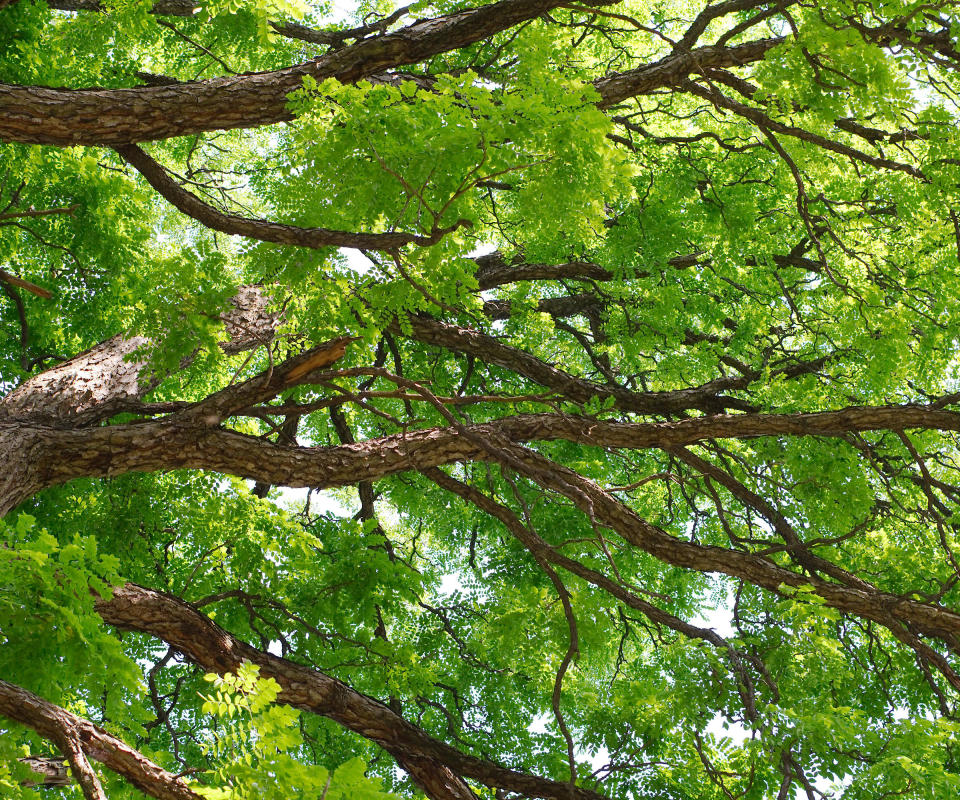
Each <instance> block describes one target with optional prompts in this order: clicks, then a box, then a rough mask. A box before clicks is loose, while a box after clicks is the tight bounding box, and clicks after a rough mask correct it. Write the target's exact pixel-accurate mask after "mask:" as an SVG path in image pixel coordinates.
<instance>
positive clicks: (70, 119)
mask: <svg viewBox="0 0 960 800" xmlns="http://www.w3.org/2000/svg"><path fill="white" fill-rule="evenodd" d="M595 2H596V3H597V4H604V3H607V2H610V0H595ZM560 5H562V2H561V0H500V2H497V3H491V4H490V5H484V6H479V7H478V8H468V9H465V10H463V11H457V12H454V13H452V14H447V15H445V16H441V17H435V18H432V19H423V20H417V21H416V22H413V23H412V24H410V25H407V26H406V27H404V28H401V29H399V30H396V31H393V32H392V33H388V34H385V35H383V36H378V37H374V38H370V39H363V40H361V41H359V42H356V43H355V44H352V45H350V46H349V47H344V48H342V49H339V50H334V51H332V52H330V53H327V54H325V55H323V56H320V57H318V58H316V59H313V60H312V61H307V62H305V63H303V64H298V65H296V66H292V67H287V68H285V69H280V70H275V71H273V72H256V73H248V74H245V75H237V76H230V77H222V78H212V79H209V80H203V81H190V82H187V83H180V84H175V85H172V86H141V87H137V88H133V89H93V90H90V89H53V88H48V87H42V86H14V85H10V84H0V141H11V142H24V143H28V144H52V145H58V146H61V147H63V146H70V145H76V144H87V145H100V146H107V147H116V146H118V145H124V144H128V143H130V142H145V141H151V140H156V139H168V138H171V137H174V136H190V135H193V134H197V133H201V132H203V131H213V130H232V129H236V128H255V127H259V126H262V125H272V124H275V123H277V122H285V121H287V120H290V119H293V116H294V115H293V113H292V112H291V111H290V109H289V107H288V105H287V96H288V95H289V94H290V93H291V92H292V91H294V90H296V89H299V88H301V87H302V86H303V79H304V78H305V77H307V76H310V77H312V78H314V79H315V80H317V81H323V80H326V79H327V78H335V79H336V80H339V81H340V82H341V83H355V82H357V81H359V80H362V79H364V78H369V77H372V76H374V75H378V74H380V73H382V72H384V71H385V70H389V69H393V68H395V67H399V66H403V65H406V64H415V63H417V62H420V61H423V60H424V59H427V58H430V57H431V56H435V55H438V54H440V53H446V52H449V51H451V50H456V49H458V48H461V47H466V46H468V45H471V44H473V43H475V42H478V41H481V40H483V39H486V38H488V37H490V36H493V35H494V34H497V33H499V32H501V31H504V30H507V29H508V28H512V27H513V26H515V25H518V24H520V23H522V22H526V21H527V20H530V19H535V18H536V17H538V16H540V15H541V14H543V13H544V12H546V11H549V10H551V9H553V8H556V7H557V6H560Z"/></svg>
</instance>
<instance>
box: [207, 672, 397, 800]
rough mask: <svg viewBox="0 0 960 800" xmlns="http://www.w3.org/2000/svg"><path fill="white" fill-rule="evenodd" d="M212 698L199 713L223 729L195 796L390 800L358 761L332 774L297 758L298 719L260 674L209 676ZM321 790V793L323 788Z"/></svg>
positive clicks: (212, 746)
mask: <svg viewBox="0 0 960 800" xmlns="http://www.w3.org/2000/svg"><path fill="white" fill-rule="evenodd" d="M204 678H205V680H207V681H208V682H210V683H211V684H213V688H214V690H215V691H214V692H213V694H209V695H204V703H203V706H202V708H201V710H202V711H203V712H204V713H205V714H214V715H216V716H217V717H218V718H219V719H220V724H219V725H218V726H217V727H216V728H214V729H213V730H212V731H211V734H210V735H211V736H212V739H213V741H212V742H211V743H210V744H209V745H207V746H206V748H205V749H206V753H207V755H208V756H209V757H211V758H212V759H213V761H214V763H215V764H216V768H215V769H213V770H212V771H211V773H210V775H209V776H208V778H207V782H208V784H209V785H206V786H198V787H197V791H198V792H200V794H202V795H203V796H204V797H207V798H209V800H253V799H254V798H264V800H285V798H297V797H302V798H314V797H321V798H326V799H327V800H348V799H349V798H358V800H390V799H391V798H394V797H396V796H395V795H392V794H388V793H386V792H383V791H381V790H380V785H379V782H378V781H374V780H371V779H370V778H367V777H365V775H364V770H365V765H364V763H363V761H362V760H360V759H358V758H355V759H351V760H350V761H348V762H347V763H345V764H343V765H341V766H340V767H338V768H337V769H336V770H335V771H334V772H332V773H330V772H328V771H327V770H326V769H324V768H323V767H319V766H309V765H306V764H303V763H302V762H301V761H298V760H297V759H295V758H293V757H292V756H291V755H290V753H291V752H296V751H297V749H299V748H300V747H301V746H302V745H303V739H302V737H301V735H300V731H299V728H298V726H297V722H298V717H299V714H298V712H296V711H295V710H293V709H291V708H287V707H281V706H277V705H275V701H276V699H277V694H278V693H279V690H280V687H279V686H278V685H277V683H276V681H274V680H273V679H272V678H267V679H263V678H260V677H259V669H258V668H257V667H255V666H252V665H250V664H249V663H244V664H243V665H242V666H241V667H240V669H238V670H237V672H236V674H232V673H230V674H227V675H223V676H220V675H215V674H213V675H205V676H204ZM321 787H322V788H321Z"/></svg>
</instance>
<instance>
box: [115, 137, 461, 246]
mask: <svg viewBox="0 0 960 800" xmlns="http://www.w3.org/2000/svg"><path fill="white" fill-rule="evenodd" d="M116 150H117V153H119V154H120V156H121V157H122V158H123V160H124V161H126V162H127V163H128V164H130V166H132V167H133V168H134V169H136V170H137V172H139V173H140V174H141V175H143V177H144V178H146V180H147V182H148V183H149V184H150V185H151V186H152V187H153V188H154V189H156V190H157V191H158V192H159V193H160V194H161V195H162V196H163V197H164V198H166V199H167V200H168V201H169V202H170V203H171V204H172V205H173V206H175V207H176V208H177V209H179V210H180V211H182V212H183V213H184V214H186V215H187V216H188V217H193V219H195V220H197V221H198V222H200V223H202V224H203V225H205V226H206V227H208V228H211V229H212V230H215V231H221V232H222V233H229V234H232V235H234V236H246V237H248V238H251V239H259V240H260V241H263V242H274V243H276V244H286V245H294V246H296V247H309V248H313V249H318V248H321V247H352V248H355V249H357V250H399V249H400V248H401V247H404V246H405V245H408V244H416V245H420V246H421V247H428V246H430V245H433V244H436V243H437V242H439V241H440V240H441V239H442V238H443V237H444V236H446V235H447V234H448V233H452V232H453V231H455V230H457V229H458V228H461V227H463V226H464V225H466V224H469V223H467V222H466V221H465V220H459V221H458V222H456V223H455V224H453V225H451V226H449V227H446V228H437V227H434V228H433V230H432V231H431V232H430V234H429V235H428V236H422V235H419V234H414V233H351V232H350V231H338V230H331V229H329V228H300V227H298V226H296V225H284V224H282V223H278V222H268V221H267V220H262V219H251V218H248V217H240V216H237V215H236V214H225V213H224V212H222V211H219V210H218V209H216V208H214V207H213V206H211V205H209V204H208V203H205V202H203V200H201V199H200V198H199V197H197V196H196V195H194V194H191V193H190V192H188V191H187V190H186V189H184V188H183V187H182V186H181V185H180V184H179V183H177V182H176V181H175V180H174V179H173V178H171V177H170V175H168V174H167V172H166V170H164V168H163V167H161V166H160V164H158V163H157V162H156V161H154V160H153V159H152V158H151V157H150V156H149V155H147V154H146V153H145V152H144V151H143V150H141V149H140V148H139V147H137V145H135V144H127V145H122V146H120V147H117V148H116Z"/></svg>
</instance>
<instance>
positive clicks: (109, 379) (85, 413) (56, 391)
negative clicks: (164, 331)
mask: <svg viewBox="0 0 960 800" xmlns="http://www.w3.org/2000/svg"><path fill="white" fill-rule="evenodd" d="M147 344H148V340H147V338H146V337H144V336H131V337H128V338H124V337H123V336H113V337H111V338H110V339H107V340H106V341H104V342H101V343H100V344H98V345H96V346H95V347H92V348H90V349H89V350H86V351H84V352H83V353H80V354H79V355H76V356H74V357H73V358H71V359H70V360H69V361H64V362H63V363H62V364H57V365H56V366H54V367H51V368H50V369H48V370H46V371H44V372H41V373H40V374H39V375H37V376H35V377H33V378H30V379H29V380H27V381H26V382H24V383H23V384H21V385H20V386H19V387H17V388H16V389H15V390H14V391H12V392H11V393H10V394H8V395H7V396H6V397H3V398H0V423H2V422H3V421H4V420H10V419H31V420H35V421H46V422H52V421H54V420H60V421H67V420H69V421H70V423H71V424H73V425H83V424H85V423H88V422H92V421H95V420H99V419H103V418H104V417H105V416H110V415H111V414H114V413H117V411H119V410H122V408H123V407H125V406H126V405H128V404H129V402H130V401H133V400H139V399H140V398H141V397H143V395H144V394H145V393H146V392H147V391H148V390H149V389H150V388H151V386H152V385H154V384H155V381H151V380H150V378H149V377H147V376H143V375H141V371H142V370H143V367H144V362H143V361H142V360H131V359H130V357H131V356H132V355H133V354H134V353H135V352H136V351H137V350H139V349H141V348H143V347H145V346H146V345H147Z"/></svg>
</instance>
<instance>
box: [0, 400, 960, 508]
mask: <svg viewBox="0 0 960 800" xmlns="http://www.w3.org/2000/svg"><path fill="white" fill-rule="evenodd" d="M256 388H257V387H256V386H251V387H248V392H249V394H247V395H245V396H244V399H246V397H248V396H251V395H253V394H254V391H255V389H256ZM227 405H228V404H226V403H225V401H224V398H220V403H219V404H216V403H211V404H209V405H207V404H203V405H197V406H194V407H191V408H190V409H188V410H187V411H186V412H181V413H180V414H176V415H173V416H171V417H169V418H165V419H162V420H156V421H151V422H144V423H139V424H133V425H113V426H110V427H106V428H89V429H74V430H71V429H64V428H62V427H54V426H50V425H40V424H27V423H18V422H9V421H8V422H0V454H2V455H3V456H4V457H5V461H6V463H7V464H8V469H7V471H6V473H5V474H3V475H0V514H3V513H6V512H7V511H9V510H10V508H12V507H13V506H14V505H16V504H17V503H19V502H21V501H22V500H24V499H26V498H27V497H29V496H31V495H32V494H34V493H35V492H36V491H38V490H39V489H41V488H44V487H46V486H54V485H57V484H60V483H65V482H67V481H70V480H73V479H75V478H80V477H111V476H115V475H122V474H125V473H127V472H153V471H161V470H169V469H208V470H213V471H216V472H223V473H226V474H230V475H237V476H240V477H243V478H249V479H252V480H256V481H260V482H262V483H267V484H270V485H274V486H290V487H313V488H316V489H325V488H332V487H336V486H347V485H352V484H354V483H356V482H357V481H364V480H377V479H379V478H382V477H384V476H386V475H392V474H397V473H399V472H405V471H410V470H422V469H425V468H427V467H435V466H440V465H442V464H450V463H453V462H457V461H469V460H478V459H479V460H490V459H491V458H492V456H491V455H490V453H488V452H486V451H485V450H484V449H483V447H481V446H480V445H478V444H477V440H478V439H480V440H487V439H497V440H500V439H506V440H509V441H513V442H530V441H549V440H555V439H563V440H566V441H571V442H578V443H580V444H585V445H594V446H598V447H609V448H624V449H644V448H658V449H663V450H669V449H670V448H673V447H678V446H683V445H688V444H694V443H696V442H699V441H704V440H709V439H724V438H733V439H743V438H750V437H756V436H781V435H790V436H842V435H844V434H848V433H853V432H860V431H870V430H886V429H890V428H897V429H909V428H926V429H931V430H944V431H960V414H958V413H956V412H952V411H942V410H938V409H931V408H927V407H923V406H892V407H867V406H864V407H854V408H848V409H843V410H841V411H828V412H820V413H815V414H742V415H739V414H738V415H712V416H708V417H698V418H694V419H687V420H681V421H678V422H658V423H617V422H604V421H600V420H594V419H588V418H581V417H576V416H572V415H566V414H525V415H518V416H514V417H506V418H504V419H501V420H498V421H496V422H490V423H486V424H478V425H473V426H469V427H467V428H466V429H465V431H466V433H467V434H469V435H464V434H463V432H462V431H461V430H459V429H457V428H428V429H424V430H417V431H411V432H409V433H405V434H396V435H393V436H385V437H383V438H381V439H370V440H367V441H364V442H360V443H357V444H353V445H342V446H339V447H292V446H286V445H280V444H275V443H273V442H269V441H265V440H263V439H260V438H257V437H253V436H247V435H244V434H240V433H236V432H234V431H229V430H224V429H222V428H220V427H217V425H218V422H219V420H220V419H221V418H222V417H221V414H222V413H223V409H224V408H225V407H226V406H227ZM244 405H247V404H246V403H245V404H244ZM205 420H206V421H207V422H205ZM208 423H209V424H208ZM10 467H12V469H11V468H10ZM15 474H16V477H15V476H14V475H15Z"/></svg>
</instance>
